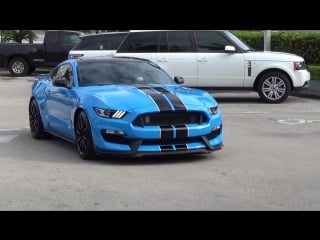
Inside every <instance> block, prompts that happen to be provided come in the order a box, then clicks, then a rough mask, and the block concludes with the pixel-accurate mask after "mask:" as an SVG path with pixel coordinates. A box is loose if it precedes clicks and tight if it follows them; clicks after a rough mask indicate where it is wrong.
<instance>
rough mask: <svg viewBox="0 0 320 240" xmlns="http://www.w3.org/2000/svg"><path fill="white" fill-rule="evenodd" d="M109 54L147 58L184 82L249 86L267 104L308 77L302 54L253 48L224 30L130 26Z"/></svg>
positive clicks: (209, 86) (210, 86)
mask: <svg viewBox="0 0 320 240" xmlns="http://www.w3.org/2000/svg"><path fill="white" fill-rule="evenodd" d="M115 56H127V57H137V58H145V59H149V60H152V61H154V62H155V63H157V64H158V65H159V66H161V67H162V68H163V69H165V70H166V71H167V72H168V73H169V74H170V75H171V76H172V77H174V76H182V77H183V78H184V79H185V83H184V85H185V86H189V87H198V88H204V89H242V90H253V91H256V92H258V93H259V95H260V97H261V99H262V100H263V101H265V102H268V103H280V102H283V101H284V100H285V99H287V97H288V96H289V94H290V93H291V91H294V90H297V89H299V88H302V87H304V86H305V85H307V84H308V82H309V80H310V73H309V72H308V71H307V69H306V64H305V62H304V59H303V58H302V57H299V56H297V55H294V54H288V53H279V52H255V51H253V50H252V49H251V48H250V47H248V46H247V45H246V44H245V43H243V42H242V41H241V40H240V39H238V38H237V37H236V36H235V35H233V34H232V33H231V32H229V31H215V30H205V31H199V30H171V31H162V30H161V31H160V30H159V31H158V30H156V31H151V30H148V31H130V32H129V34H128V35H127V36H126V38H125V39H124V40H123V41H122V43H121V45H120V47H119V48H118V50H117V52H116V54H115Z"/></svg>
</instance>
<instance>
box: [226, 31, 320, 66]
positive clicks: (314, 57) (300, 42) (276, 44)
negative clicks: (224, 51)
mask: <svg viewBox="0 0 320 240" xmlns="http://www.w3.org/2000/svg"><path fill="white" fill-rule="evenodd" d="M232 32H233V33H234V34H235V35H236V36H238V37H239V38H240V39H242V40H243V41H244V42H246V43H247V44H248V45H249V46H250V47H252V48H254V49H256V50H263V38H264V36H263V32H262V31H238V30H235V31H232ZM271 50H272V51H277V52H288V53H294V54H297V55H299V56H302V57H303V58H304V59H305V61H306V63H307V64H320V33H318V32H285V31H280V32H272V36H271Z"/></svg>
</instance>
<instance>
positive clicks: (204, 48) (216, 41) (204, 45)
mask: <svg viewBox="0 0 320 240" xmlns="http://www.w3.org/2000/svg"><path fill="white" fill-rule="evenodd" d="M195 38H196V42H197V47H198V52H224V49H225V46H226V45H228V44H230V43H229V42H228V41H227V40H226V39H225V38H224V37H223V36H222V35H220V34H219V33H218V32H214V31H197V32H195Z"/></svg>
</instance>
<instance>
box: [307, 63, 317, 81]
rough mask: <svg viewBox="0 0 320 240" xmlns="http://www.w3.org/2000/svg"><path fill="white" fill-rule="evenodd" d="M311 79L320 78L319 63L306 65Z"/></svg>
mask: <svg viewBox="0 0 320 240" xmlns="http://www.w3.org/2000/svg"><path fill="white" fill-rule="evenodd" d="M308 70H309V71H310V75H311V77H310V79H311V80H320V65H308Z"/></svg>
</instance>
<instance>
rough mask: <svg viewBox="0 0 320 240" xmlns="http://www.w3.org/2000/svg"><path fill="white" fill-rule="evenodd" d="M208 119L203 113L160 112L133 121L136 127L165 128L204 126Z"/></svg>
mask: <svg viewBox="0 0 320 240" xmlns="http://www.w3.org/2000/svg"><path fill="white" fill-rule="evenodd" d="M206 121H207V119H206V117H205V115H204V114H203V113H202V112H185V111H176V112H159V113H148V114H143V115H140V116H139V117H137V118H136V119H135V120H134V121H133V125H134V126H139V127H144V126H163V125H178V124H192V123H195V124H202V123H203V122H206Z"/></svg>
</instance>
